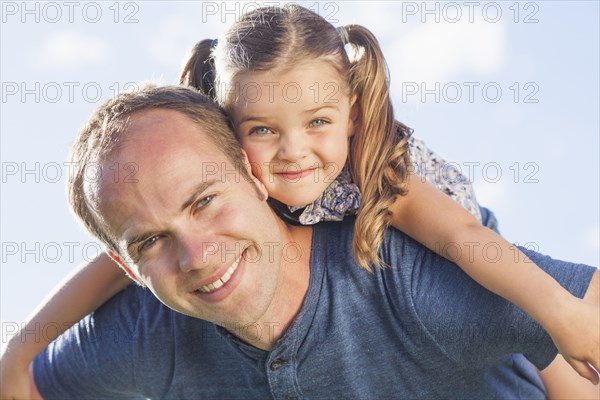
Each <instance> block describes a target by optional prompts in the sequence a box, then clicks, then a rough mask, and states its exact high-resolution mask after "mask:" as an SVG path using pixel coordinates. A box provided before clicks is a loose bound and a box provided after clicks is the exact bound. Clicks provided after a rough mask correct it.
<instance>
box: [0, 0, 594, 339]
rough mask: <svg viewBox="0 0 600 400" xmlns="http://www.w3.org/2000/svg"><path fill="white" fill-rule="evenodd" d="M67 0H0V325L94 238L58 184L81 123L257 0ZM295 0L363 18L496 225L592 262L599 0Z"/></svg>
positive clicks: (402, 103) (407, 112) (177, 61)
mask: <svg viewBox="0 0 600 400" xmlns="http://www.w3.org/2000/svg"><path fill="white" fill-rule="evenodd" d="M66 3H67V4H65V2H53V3H40V2H28V3H22V2H3V3H2V25H1V46H0V47H1V61H0V66H1V81H2V102H1V116H0V132H1V156H2V193H1V210H0V211H1V216H0V219H1V220H2V226H1V235H2V238H1V241H2V267H1V270H0V273H1V280H0V285H1V286H0V288H1V293H0V304H1V305H0V312H1V315H0V317H1V320H2V335H3V341H4V340H5V338H6V336H7V335H9V334H10V332H11V331H12V330H13V329H14V327H15V326H16V325H15V324H18V323H20V322H21V321H22V320H23V319H24V318H25V317H26V315H27V314H28V313H29V311H31V310H32V309H33V308H34V307H35V306H36V305H37V304H38V303H39V302H40V301H41V300H42V299H43V298H44V297H45V295H46V294H47V293H48V292H49V290H50V289H51V288H52V287H53V286H54V285H56V284H57V283H58V282H59V281H60V280H61V279H62V278H63V277H64V276H65V275H66V274H67V273H68V272H69V271H71V270H72V269H73V268H74V267H75V266H76V265H77V264H79V263H80V262H82V261H84V260H85V259H86V258H87V259H89V258H91V257H93V256H94V255H95V254H96V253H97V252H98V251H99V250H100V246H99V245H98V244H97V242H96V241H95V240H94V239H93V238H92V237H91V236H89V235H88V234H87V233H86V232H85V231H84V230H83V229H82V228H81V227H80V225H79V224H78V223H77V222H76V220H75V219H74V218H73V216H72V214H71V213H70V211H69V208H68V205H67V202H66V197H65V177H66V176H67V174H68V172H69V170H68V166H67V165H66V164H65V161H66V158H67V152H68V146H69V144H70V143H71V141H72V140H73V138H74V135H75V133H76V132H77V130H78V128H79V127H80V125H81V124H83V123H84V122H85V121H86V119H87V118H88V116H89V115H90V113H91V112H92V111H93V110H94V109H95V108H96V107H97V106H98V105H99V104H100V103H101V102H102V101H103V100H105V99H107V98H109V97H111V96H113V95H114V94H115V93H117V92H120V91H122V90H125V89H127V87H128V85H129V83H130V82H139V81H154V82H162V83H176V82H177V79H178V73H179V70H180V67H181V65H182V62H183V60H184V57H185V56H186V54H187V51H188V50H189V49H190V48H191V47H192V46H193V44H194V43H195V42H196V41H198V40H201V39H204V38H213V37H215V36H217V35H218V34H219V33H221V32H222V31H223V30H224V29H226V28H227V27H228V26H229V25H230V24H231V23H232V22H233V21H234V19H235V18H236V16H239V15H240V13H242V12H244V11H247V10H248V9H250V8H251V7H255V4H257V3H233V2H230V3H227V4H226V5H224V3H222V2H192V1H187V2H168V3H167V2H159V1H155V2H120V3H116V2H96V3H94V2H91V3H88V2H73V3H68V2H66ZM273 3H275V2H271V4H273ZM69 4H72V5H69ZM276 4H282V3H276ZM302 4H304V5H306V6H308V7H310V8H311V9H313V10H314V11H316V12H318V13H319V14H320V15H321V16H323V17H325V18H326V19H328V20H329V21H330V22H332V23H333V24H334V25H336V26H337V25H342V24H349V23H355V24H362V25H364V26H366V27H368V28H369V29H371V30H372V31H373V32H374V33H375V35H376V36H377V37H378V39H379V40H380V42H381V45H382V48H383V51H384V54H385V55H386V58H387V60H388V64H389V69H390V76H391V87H392V95H393V102H394V107H395V110H396V113H397V118H398V119H400V120H401V121H403V122H405V123H406V124H408V125H409V126H411V127H413V128H414V129H415V135H416V136H418V137H419V138H421V139H423V140H424V141H425V142H426V143H427V144H428V145H429V147H431V148H432V149H434V150H435V151H436V152H437V153H439V154H440V155H442V156H444V157H445V158H446V159H447V160H448V161H452V162H455V163H456V164H455V165H458V166H459V167H460V168H461V170H462V171H463V172H464V173H465V174H466V175H467V176H469V177H470V178H471V179H472V181H473V184H474V186H475V189H476V193H477V196H478V199H479V201H480V203H481V204H483V205H485V206H488V207H489V208H491V209H492V210H493V211H494V212H495V213H496V215H497V217H498V219H499V222H500V230H501V232H502V233H503V235H504V236H505V237H506V238H507V239H508V240H509V241H512V242H517V243H520V244H528V246H530V247H532V248H536V249H538V250H539V251H541V252H543V253H546V254H550V255H552V256H554V257H555V258H561V259H566V260H570V261H576V262H583V263H587V264H592V265H595V266H598V264H599V252H600V246H599V241H600V239H599V219H600V217H599V206H598V205H599V204H600V201H599V181H600V179H599V170H600V168H599V165H598V164H599V152H600V150H599V148H600V146H599V131H600V130H599V114H598V110H599V109H600V105H599V87H600V82H599V73H598V71H599V70H600V66H599V48H600V44H599V37H600V32H599V3H598V2H596V1H579V2H578V1H570V2H566V1H537V2H471V3H469V2H453V3H447V2H427V3H423V2H420V1H419V2H368V3H367V2H361V1H350V2H310V3H302ZM24 5H25V6H24Z"/></svg>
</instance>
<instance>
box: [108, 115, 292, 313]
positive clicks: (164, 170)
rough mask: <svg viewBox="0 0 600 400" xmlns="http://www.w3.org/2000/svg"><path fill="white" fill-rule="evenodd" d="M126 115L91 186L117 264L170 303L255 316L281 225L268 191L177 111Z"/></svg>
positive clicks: (269, 294)
mask: <svg viewBox="0 0 600 400" xmlns="http://www.w3.org/2000/svg"><path fill="white" fill-rule="evenodd" d="M132 119H133V123H132V125H131V128H130V129H129V130H128V132H127V133H126V137H125V138H124V139H123V141H122V143H121V145H120V147H119V148H118V149H117V150H116V151H115V152H114V154H112V155H111V156H110V157H109V158H108V159H107V160H106V162H103V164H102V170H103V171H110V173H106V174H103V176H102V179H101V181H100V184H99V186H98V188H97V190H98V192H97V195H98V198H99V200H98V201H99V208H100V212H101V214H102V216H104V218H105V220H106V223H107V225H108V227H109V230H110V232H111V233H112V234H113V235H114V236H115V237H116V240H117V243H118V244H119V246H120V248H121V249H122V250H121V254H122V255H126V257H127V259H128V260H125V261H124V262H125V263H126V264H127V265H128V266H129V267H130V268H131V270H132V271H133V273H134V274H135V275H136V276H137V278H138V279H139V280H140V281H141V282H142V283H143V284H145V285H146V286H147V287H148V288H149V289H150V290H151V291H152V292H153V293H154V294H155V295H156V297H158V298H159V299H160V300H161V301H162V302H163V303H164V304H165V305H167V306H169V307H170V308H172V309H174V310H176V311H179V312H181V313H183V314H187V315H190V316H193V317H197V318H201V319H204V320H208V321H211V322H215V323H218V324H221V325H226V324H238V323H243V324H245V323H252V322H255V321H256V320H258V319H259V318H260V317H261V316H263V315H264V314H265V312H266V310H267V309H268V308H269V306H270V305H271V302H272V300H273V297H274V294H275V292H276V289H277V287H278V280H279V277H280V261H281V260H280V259H281V247H282V246H281V231H280V229H279V226H280V225H279V224H278V222H277V221H276V219H275V218H276V217H275V216H274V214H273V213H272V211H271V210H270V209H269V207H268V206H267V203H266V202H265V201H264V198H266V196H260V197H263V198H262V199H261V198H260V197H259V193H257V191H256V188H255V187H254V186H253V185H252V184H251V183H249V182H248V181H246V180H245V179H244V178H243V177H242V176H241V175H240V174H239V172H238V171H237V170H236V169H235V168H234V166H233V164H232V163H231V162H230V161H229V160H228V159H227V157H226V156H225V155H224V154H223V152H222V151H220V150H219V149H218V148H217V147H216V146H215V145H214V144H213V143H212V142H211V140H210V139H209V137H208V136H207V135H206V134H205V133H204V132H203V131H202V129H203V128H200V127H198V126H197V125H196V124H194V122H192V121H191V120H190V119H188V118H187V117H186V116H184V115H183V114H180V113H178V112H175V111H170V110H152V111H146V112H142V113H139V114H136V115H134V116H133V118H132ZM205 129H210V128H208V127H207V128H205ZM114 171H120V173H118V174H117V173H113V172H114ZM132 171H133V173H132ZM261 190H263V189H262V187H261Z"/></svg>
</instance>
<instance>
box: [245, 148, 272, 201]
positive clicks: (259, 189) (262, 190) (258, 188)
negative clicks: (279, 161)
mask: <svg viewBox="0 0 600 400" xmlns="http://www.w3.org/2000/svg"><path fill="white" fill-rule="evenodd" d="M242 157H243V159H242V162H243V163H244V167H243V168H245V169H246V171H247V172H248V175H249V176H250V179H252V182H251V183H254V186H255V188H256V191H257V193H259V194H260V195H262V197H263V200H266V199H268V198H269V193H268V192H267V188H266V187H265V185H263V183H262V182H261V181H260V180H259V179H258V178H257V177H256V176H255V175H254V174H253V173H252V164H251V163H250V160H248V154H246V152H245V151H244V150H243V149H242ZM256 170H257V171H261V169H260V168H257V169H256Z"/></svg>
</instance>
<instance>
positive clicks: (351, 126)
mask: <svg viewBox="0 0 600 400" xmlns="http://www.w3.org/2000/svg"><path fill="white" fill-rule="evenodd" d="M356 99H357V96H356V95H353V96H352V98H351V99H350V121H349V123H348V137H350V136H352V135H354V131H355V130H356V127H357V126H358V125H359V124H358V116H359V109H358V102H357V101H356Z"/></svg>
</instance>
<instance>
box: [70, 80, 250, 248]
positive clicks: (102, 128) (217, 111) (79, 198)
mask: <svg viewBox="0 0 600 400" xmlns="http://www.w3.org/2000/svg"><path fill="white" fill-rule="evenodd" d="M155 109H165V110H173V111H177V112H179V113H181V114H183V115H185V116H187V117H188V118H190V120H191V121H193V122H194V123H195V124H196V125H198V126H199V127H200V128H201V129H202V132H204V133H205V134H206V135H207V136H208V137H209V138H210V140H212V142H213V143H214V144H215V145H216V146H217V148H218V149H220V150H221V151H222V152H223V154H224V155H225V156H226V157H227V158H228V159H229V160H230V161H231V162H232V164H233V165H235V168H236V170H237V171H239V172H240V175H241V176H242V178H244V179H247V180H250V176H249V173H248V172H247V170H246V169H245V168H244V167H243V163H242V160H243V156H242V150H241V147H240V145H239V142H238V141H237V139H236V138H235V135H234V133H233V131H232V129H231V126H230V124H229V120H228V117H227V116H226V114H225V112H224V111H223V109H221V108H220V107H219V106H218V105H217V104H216V103H215V102H214V101H213V100H211V99H210V98H209V97H207V96H205V95H203V94H201V93H200V92H198V91H196V90H195V89H193V88H190V87H184V86H156V85H151V84H146V85H143V86H141V87H140V88H136V90H134V91H131V92H125V93H121V94H119V95H117V96H116V97H115V98H113V99H110V100H108V101H106V102H105V103H104V104H102V105H101V106H100V107H99V108H98V109H97V110H96V111H95V112H94V114H92V116H91V118H90V119H89V121H88V122H87V123H86V124H85V125H84V126H83V127H82V128H81V130H80V131H79V133H78V135H77V138H76V139H75V142H74V143H73V145H72V148H71V154H70V162H71V164H70V165H72V166H73V171H74V173H72V174H70V176H69V179H68V183H67V185H68V186H67V191H68V197H69V203H70V204H71V207H72V209H73V211H74V212H75V214H76V215H77V216H78V217H79V218H80V219H81V221H82V222H83V224H84V226H85V227H86V228H87V229H88V230H89V231H90V233H92V234H93V235H94V236H96V237H98V238H99V239H100V240H101V241H103V242H104V243H105V244H106V245H107V246H108V248H109V250H111V251H113V252H115V253H117V254H122V253H121V251H120V249H119V246H118V244H117V242H116V241H115V240H114V238H113V237H112V235H111V234H110V233H109V231H108V229H107V226H106V223H105V222H104V221H103V218H102V216H101V215H100V213H99V209H98V199H94V198H92V197H93V196H94V194H93V193H89V190H88V191H87V193H86V190H85V185H86V184H89V183H90V181H94V182H96V183H97V182H98V181H99V179H100V177H101V174H102V170H101V168H100V166H101V164H102V162H103V161H104V160H106V159H107V158H108V156H110V155H111V152H113V151H114V150H115V149H116V148H118V146H119V144H120V142H121V139H122V138H123V137H124V136H125V134H126V133H127V130H128V128H129V126H130V124H131V117H132V116H133V115H134V114H137V113H140V112H143V111H149V110H155ZM91 167H93V171H92V172H93V173H92V174H89V173H88V171H87V169H88V168H90V169H92V168H91ZM111 172H113V171H111ZM88 175H94V176H93V177H90V176H88ZM94 182H91V183H94Z"/></svg>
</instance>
